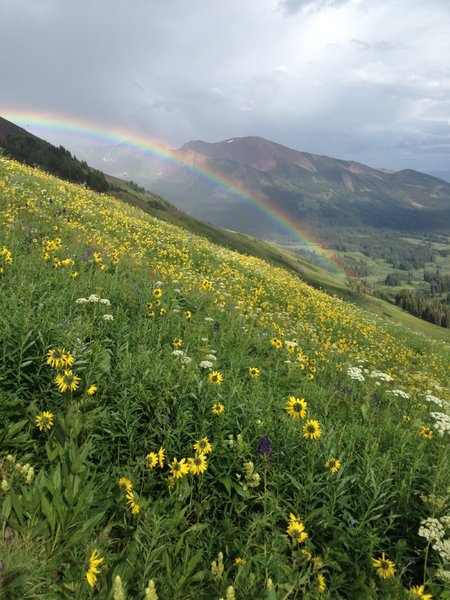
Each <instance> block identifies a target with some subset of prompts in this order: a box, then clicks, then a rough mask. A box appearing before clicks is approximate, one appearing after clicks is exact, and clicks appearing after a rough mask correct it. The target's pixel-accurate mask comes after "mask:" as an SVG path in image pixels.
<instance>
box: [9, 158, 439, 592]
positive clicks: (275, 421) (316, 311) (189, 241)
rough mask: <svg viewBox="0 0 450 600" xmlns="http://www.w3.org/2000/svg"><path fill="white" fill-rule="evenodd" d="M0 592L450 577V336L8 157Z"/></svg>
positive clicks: (397, 588) (257, 587) (398, 584)
mask: <svg viewBox="0 0 450 600" xmlns="http://www.w3.org/2000/svg"><path fill="white" fill-rule="evenodd" d="M0 206H1V216H0V223H1V226H0V232H1V238H0V292H1V293H0V306H1V311H0V319H1V330H2V336H1V339H0V348H1V361H2V364H1V366H0V408H1V410H0V442H1V445H0V465H1V472H0V507H1V518H2V535H1V537H0V559H1V561H0V563H1V566H0V590H1V594H0V597H1V598H6V599H15V598H21V599H22V598H29V599H32V598H43V599H44V598H46V599H47V598H70V599H73V598H77V599H84V598H94V597H97V598H114V599H120V598H130V599H134V598H136V599H144V598H145V599H146V600H157V599H159V600H187V599H193V598H195V599H196V600H203V599H204V600H210V599H212V600H216V599H217V600H219V598H223V599H226V600H233V599H236V600H250V599H251V600H259V599H267V600H281V599H286V600H287V599H300V598H305V599H315V598H330V599H333V600H334V599H339V598H350V599H353V598H354V599H371V598H373V599H375V598H386V599H396V598H428V599H429V598H431V597H433V598H443V599H444V600H445V599H449V598H450V593H449V591H448V589H449V582H450V501H449V499H450V473H449V470H448V463H449V458H450V444H449V439H450V437H449V436H450V389H449V388H448V380H449V375H450V346H449V345H448V344H446V343H445V342H439V341H432V340H429V339H428V338H426V337H424V336H419V335H414V334H412V333H411V332H409V331H407V330H406V329H403V328H402V327H401V326H397V327H394V328H391V330H388V329H387V325H386V324H385V323H384V322H383V321H381V320H380V319H379V318H378V317H377V316H375V315H374V314H372V313H368V312H364V311H362V310H361V309H358V308H357V307H355V306H353V305H351V304H347V303H345V302H344V301H342V300H340V299H338V298H336V297H332V296H329V295H326V294H324V293H322V292H320V291H318V290H315V289H313V288H312V287H310V286H308V285H307V284H306V283H304V282H303V281H302V280H301V279H300V278H299V277H298V276H296V275H294V274H292V273H289V272H288V271H286V270H283V269H281V268H278V267H274V266H271V265H269V264H268V263H265V262H264V261H262V260H261V259H258V258H253V257H249V256H245V255H242V254H238V253H237V252H232V251H230V250H227V249H225V248H223V247H220V246H217V245H214V244H212V243H211V242H210V241H208V240H207V239H206V238H203V237H200V236H198V235H195V234H194V233H190V232H188V231H187V230H185V229H181V228H179V227H177V226H175V225H172V224H170V223H167V222H163V221H160V220H157V219H156V218H153V217H151V216H149V215H148V214H146V213H144V212H142V211H140V210H139V209H137V208H134V207H132V206H130V205H126V204H123V203H121V202H120V201H118V200H116V199H114V198H112V197H110V196H107V195H99V194H96V193H94V192H92V191H90V190H88V189H87V188H85V187H82V186H76V185H72V184H69V183H66V182H63V181H62V180H59V179H56V178H54V177H51V176H50V175H47V174H44V173H42V172H40V171H37V170H33V169H31V168H29V167H25V166H23V165H20V164H18V163H15V162H13V161H10V160H7V159H6V158H4V157H0Z"/></svg>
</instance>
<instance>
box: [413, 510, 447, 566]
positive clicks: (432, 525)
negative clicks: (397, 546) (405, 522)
mask: <svg viewBox="0 0 450 600" xmlns="http://www.w3.org/2000/svg"><path fill="white" fill-rule="evenodd" d="M446 531H448V532H450V515H446V516H445V517H441V518H440V519H435V518H432V517H430V518H429V519H425V520H424V521H422V522H421V524H420V528H419V535H420V536H421V537H424V538H425V539H426V540H427V541H429V542H431V547H432V548H433V550H436V552H437V553H438V554H439V556H440V557H441V558H442V560H443V561H444V562H448V561H450V537H447V538H446V537H445V535H446Z"/></svg>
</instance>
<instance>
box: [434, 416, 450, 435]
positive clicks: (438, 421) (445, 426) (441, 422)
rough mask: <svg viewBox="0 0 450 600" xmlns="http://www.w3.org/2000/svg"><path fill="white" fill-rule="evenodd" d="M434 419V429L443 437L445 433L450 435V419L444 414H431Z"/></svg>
mask: <svg viewBox="0 0 450 600" xmlns="http://www.w3.org/2000/svg"><path fill="white" fill-rule="evenodd" d="M430 414H431V416H432V417H433V419H434V428H435V429H436V431H437V432H438V434H439V435H440V436H441V437H442V436H443V435H444V433H448V434H450V417H449V416H448V415H447V414H445V413H442V412H432V413H430Z"/></svg>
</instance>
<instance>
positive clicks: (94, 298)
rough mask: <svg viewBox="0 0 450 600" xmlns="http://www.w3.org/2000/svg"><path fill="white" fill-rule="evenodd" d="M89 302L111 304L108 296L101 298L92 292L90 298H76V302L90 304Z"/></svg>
mask: <svg viewBox="0 0 450 600" xmlns="http://www.w3.org/2000/svg"><path fill="white" fill-rule="evenodd" d="M89 302H91V303H98V304H104V305H105V306H111V302H110V301H109V300H108V298H100V296H97V294H91V295H90V296H89V298H77V299H76V300H75V304H88V303H89Z"/></svg>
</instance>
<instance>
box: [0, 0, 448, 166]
mask: <svg viewBox="0 0 450 600" xmlns="http://www.w3.org/2000/svg"><path fill="white" fill-rule="evenodd" d="M0 14H1V15H2V19H1V20H0V114H3V115H4V116H6V117H8V111H9V113H10V114H14V113H19V112H20V111H26V112H31V113H34V114H45V115H49V116H50V118H52V116H54V117H55V118H56V117H57V116H58V115H60V116H62V117H63V118H64V119H65V120H66V121H67V120H69V121H70V120H71V119H74V120H78V121H81V122H83V121H86V122H88V123H94V124H95V125H96V126H97V127H98V129H103V130H105V129H106V130H109V128H117V129H122V130H128V131H130V134H131V135H133V133H135V134H139V135H141V136H147V137H149V138H150V139H153V140H156V141H161V142H163V143H166V144H167V145H169V146H171V147H178V146H181V145H182V144H183V143H184V142H186V141H188V140H189V139H205V140H207V141H217V140H219V139H225V138H230V137H237V136H245V135H261V136H263V137H266V138H268V139H272V140H274V141H276V142H278V143H281V144H285V145H287V146H291V147H293V148H297V149H301V150H305V151H310V152H316V153H320V154H329V155H332V156H336V157H341V158H347V159H357V160H360V161H361V162H367V163H368V164H373V165H375V166H385V167H390V168H403V167H408V166H409V167H413V168H418V169H422V170H439V169H444V168H447V165H448V159H447V158H446V156H445V154H444V151H443V148H446V144H447V142H448V135H449V132H448V123H449V121H450V114H449V107H448V98H449V95H450V39H449V36H448V31H449V26H450V13H449V11H448V5H447V0H445V1H443V0H429V1H428V3H427V4H426V5H425V3H423V2H422V1H419V0H392V1H391V2H389V3H384V2H371V1H370V2H369V1H368V0H345V1H344V0H315V1H314V3H313V2H311V1H309V0H308V1H307V0H303V1H301V0H296V1H295V0H284V2H279V0H246V2H242V1H241V0H227V1H226V2H225V1H223V2H221V1H217V2H213V3H211V2H207V0H193V2H191V3H186V2H185V0H172V1H171V2H170V3H169V2H165V1H163V0H108V1H107V0H92V1H87V0H77V1H75V0H66V2H61V0H33V2H29V1H28V0H0ZM36 133H38V134H39V133H41V134H42V135H43V137H47V138H48V137H49V136H48V135H47V134H48V132H47V131H43V132H39V131H36ZM61 135H62V133H61V132H59V133H58V132H54V133H51V136H52V139H51V140H50V141H53V142H55V143H63V144H65V145H68V146H69V147H70V144H71V143H73V144H75V143H77V144H79V143H80V140H79V139H77V140H72V139H71V138H69V136H68V135H65V137H64V139H62V138H61ZM82 141H83V140H82ZM85 142H86V143H87V142H89V140H85Z"/></svg>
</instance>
